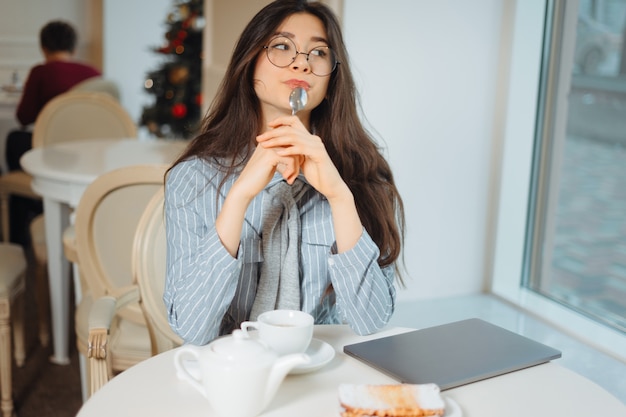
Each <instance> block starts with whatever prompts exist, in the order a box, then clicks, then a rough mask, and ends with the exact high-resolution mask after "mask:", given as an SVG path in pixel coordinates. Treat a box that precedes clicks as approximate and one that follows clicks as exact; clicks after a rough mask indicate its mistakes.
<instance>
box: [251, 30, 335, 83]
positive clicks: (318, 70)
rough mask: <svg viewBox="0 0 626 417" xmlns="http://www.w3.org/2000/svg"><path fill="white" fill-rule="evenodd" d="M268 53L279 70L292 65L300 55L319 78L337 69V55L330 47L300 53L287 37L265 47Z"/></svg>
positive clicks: (275, 39) (272, 41)
mask: <svg viewBox="0 0 626 417" xmlns="http://www.w3.org/2000/svg"><path fill="white" fill-rule="evenodd" d="M263 48H264V49H265V52H267V59H269V61H270V62H271V63H272V64H274V65H275V66H277V67H278V68H285V67H287V66H289V65H291V64H292V63H293V62H294V61H295V60H296V58H297V57H298V55H305V56H306V60H307V62H308V63H309V67H311V72H312V73H313V74H315V75H317V76H319V77H324V76H326V75H330V74H331V73H332V72H333V71H334V70H335V68H337V64H339V62H338V61H337V58H336V57H335V53H334V52H333V50H332V49H330V47H328V46H317V47H315V48H313V49H311V50H310V51H309V52H308V53H307V52H299V51H298V48H296V44H295V43H293V41H292V40H291V39H289V38H287V37H284V36H278V37H276V38H274V39H272V40H271V41H270V43H269V44H268V45H267V46H264V47H263Z"/></svg>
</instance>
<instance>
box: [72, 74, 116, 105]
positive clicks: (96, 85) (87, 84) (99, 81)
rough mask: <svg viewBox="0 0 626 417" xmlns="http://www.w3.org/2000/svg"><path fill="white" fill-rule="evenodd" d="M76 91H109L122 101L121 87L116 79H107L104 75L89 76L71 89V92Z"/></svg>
mask: <svg viewBox="0 0 626 417" xmlns="http://www.w3.org/2000/svg"><path fill="white" fill-rule="evenodd" d="M76 91H94V92H100V93H107V94H108V95H110V96H111V97H113V98H114V99H115V100H117V101H120V89H119V88H118V86H117V84H116V83H115V82H114V81H111V80H107V79H106V78H102V77H92V78H88V79H86V80H85V81H83V82H80V83H78V84H76V85H75V86H74V87H72V88H71V89H70V92H76Z"/></svg>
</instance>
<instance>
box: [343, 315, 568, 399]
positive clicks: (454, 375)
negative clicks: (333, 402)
mask: <svg viewBox="0 0 626 417" xmlns="http://www.w3.org/2000/svg"><path fill="white" fill-rule="evenodd" d="M344 352H345V353H346V354H348V355H350V356H353V357H355V358H357V359H359V360H361V361H363V362H365V363H367V364H368V365H370V366H372V367H374V368H376V369H378V370H379V371H381V372H383V373H385V374H387V375H389V376H391V377H392V378H394V379H397V380H398V381H399V382H402V383H410V384H426V383H435V384H437V385H439V387H440V388H441V390H446V389H450V388H454V387H458V386H460V385H465V384H469V383H472V382H476V381H479V380H482V379H486V378H491V377H494V376H498V375H502V374H505V373H508V372H513V371H517V370H519V369H523V368H528V367H530V366H534V365H538V364H541V363H545V362H548V361H550V360H553V359H557V358H560V357H561V352H560V351H558V350H556V349H553V348H551V347H549V346H546V345H544V344H542V343H539V342H536V341H534V340H531V339H529V338H527V337H524V336H521V335H519V334H517V333H514V332H511V331H509V330H506V329H503V328H501V327H499V326H496V325H494V324H491V323H488V322H486V321H484V320H481V319H477V318H472V319H467V320H462V321H458V322H454V323H448V324H443V325H440V326H434V327H429V328H425V329H420V330H415V331H410V332H408V333H402V334H397V335H393V336H388V337H383V338H380V339H375V340H370V341H366V342H361V343H356V344H352V345H346V346H344Z"/></svg>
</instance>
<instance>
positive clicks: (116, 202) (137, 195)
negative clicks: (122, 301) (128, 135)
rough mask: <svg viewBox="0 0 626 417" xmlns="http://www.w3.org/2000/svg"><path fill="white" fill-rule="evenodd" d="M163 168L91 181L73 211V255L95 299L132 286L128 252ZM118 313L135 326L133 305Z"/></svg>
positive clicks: (128, 170) (139, 318) (138, 315)
mask: <svg viewBox="0 0 626 417" xmlns="http://www.w3.org/2000/svg"><path fill="white" fill-rule="evenodd" d="M166 169H167V167H166V166H165V165H134V166H129V167H124V168H119V169H116V170H114V171H110V172H108V173H106V174H103V175H101V176H100V177H98V178H97V179H96V180H95V181H94V182H92V183H91V184H90V185H89V186H88V187H87V189H86V190H85V192H84V194H83V195H82V197H81V199H80V203H79V204H78V207H77V208H76V220H75V233H76V252H77V255H78V264H79V265H80V274H81V281H82V282H83V283H84V285H85V286H86V290H88V291H89V292H90V293H91V294H92V296H93V298H94V299H97V298H99V297H102V296H105V295H112V296H114V297H117V296H119V295H120V294H122V293H124V292H125V290H126V289H128V287H130V286H132V285H135V284H134V280H133V274H132V261H131V260H132V248H133V239H134V236H135V230H136V228H137V225H138V223H139V219H140V217H141V215H142V214H143V212H144V210H145V208H146V205H147V204H148V202H149V201H150V199H151V198H152V196H153V195H154V193H155V192H156V191H157V190H158V189H159V187H162V186H163V179H164V174H165V170H166ZM120 315H121V316H122V317H124V318H126V319H129V320H132V321H134V322H136V323H139V324H144V323H145V319H144V316H143V313H142V312H141V309H140V308H139V305H138V304H137V303H134V304H130V305H129V307H127V308H125V309H122V310H120Z"/></svg>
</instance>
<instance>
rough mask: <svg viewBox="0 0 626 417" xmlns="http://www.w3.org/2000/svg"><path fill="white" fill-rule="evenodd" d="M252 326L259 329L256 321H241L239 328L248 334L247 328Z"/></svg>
mask: <svg viewBox="0 0 626 417" xmlns="http://www.w3.org/2000/svg"><path fill="white" fill-rule="evenodd" d="M250 327H252V328H253V329H257V330H259V323H258V322H256V321H244V322H243V323H241V330H243V332H244V333H245V334H246V336H248V329H249V328H250Z"/></svg>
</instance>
